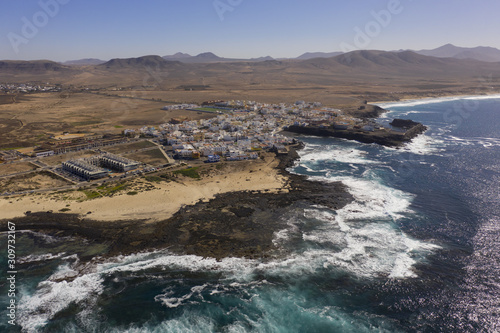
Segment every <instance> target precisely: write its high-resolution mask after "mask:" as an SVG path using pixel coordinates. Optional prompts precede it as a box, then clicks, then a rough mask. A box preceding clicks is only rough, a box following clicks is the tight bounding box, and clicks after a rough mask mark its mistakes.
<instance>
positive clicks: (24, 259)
mask: <svg viewBox="0 0 500 333" xmlns="http://www.w3.org/2000/svg"><path fill="white" fill-rule="evenodd" d="M65 254H66V253H65V252H62V253H57V254H52V253H45V254H38V255H36V254H30V255H28V256H25V257H21V258H18V259H17V263H18V264H26V263H31V262H38V261H46V260H52V259H57V258H61V257H62V256H63V255H65Z"/></svg>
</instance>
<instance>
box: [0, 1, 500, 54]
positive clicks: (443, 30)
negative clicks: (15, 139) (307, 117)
mask: <svg viewBox="0 0 500 333" xmlns="http://www.w3.org/2000/svg"><path fill="white" fill-rule="evenodd" d="M1 2H2V3H1V10H0V59H10V60H36V59H48V60H54V61H66V60H76V59H82V58H98V59H102V60H109V59H111V58H129V57H138V56H143V55H160V56H165V55H170V54H174V53H177V52H184V53H189V54H191V55H197V54H199V53H202V52H213V53H215V54H217V55H218V56H221V57H227V58H256V57H261V56H272V57H274V58H291V57H297V56H299V55H301V54H303V53H305V52H334V51H351V50H356V49H376V50H388V51H390V50H399V49H413V50H420V49H433V48H436V47H439V46H441V45H444V44H447V43H452V44H454V45H457V46H463V47H475V46H492V47H496V48H500V38H498V32H500V20H498V13H500V1H498V0H440V1H435V0H356V1H347V0H342V1H338V0H309V1H305V0H303V1H297V0H143V1H138V0H1Z"/></svg>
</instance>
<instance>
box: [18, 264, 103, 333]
mask: <svg viewBox="0 0 500 333" xmlns="http://www.w3.org/2000/svg"><path fill="white" fill-rule="evenodd" d="M102 282H103V280H102V278H101V276H100V275H99V274H95V273H94V274H86V275H83V276H79V277H77V278H76V279H74V280H73V281H71V282H68V281H60V282H54V281H43V282H41V283H40V284H39V285H38V287H37V291H36V292H35V293H34V294H33V295H23V296H22V298H21V299H20V302H19V308H18V309H19V312H18V315H19V319H18V320H17V322H18V323H20V324H21V326H22V327H23V331H25V332H39V331H40V329H41V328H42V327H43V326H45V325H46V323H47V321H48V320H49V319H51V318H52V317H53V316H54V315H55V314H57V313H58V312H59V311H62V310H64V309H65V308H67V307H68V306H69V305H70V304H80V305H85V306H89V305H91V304H95V301H96V298H97V296H98V295H100V294H101V293H102Z"/></svg>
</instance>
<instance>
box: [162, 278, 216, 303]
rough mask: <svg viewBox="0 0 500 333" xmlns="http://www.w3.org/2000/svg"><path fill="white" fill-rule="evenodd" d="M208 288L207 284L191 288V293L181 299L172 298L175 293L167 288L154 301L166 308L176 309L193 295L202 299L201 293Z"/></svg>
mask: <svg viewBox="0 0 500 333" xmlns="http://www.w3.org/2000/svg"><path fill="white" fill-rule="evenodd" d="M207 286H208V284H204V285H202V286H195V287H192V288H191V292H190V293H189V294H187V295H183V296H181V297H172V296H173V295H174V294H175V292H174V291H173V290H171V289H170V288H169V290H167V291H166V292H165V293H164V294H160V295H156V296H155V301H157V302H161V303H163V305H165V306H167V307H168V308H176V307H178V306H179V305H182V304H184V303H185V302H186V301H187V300H189V299H190V298H191V297H193V295H197V296H198V297H201V298H203V296H201V292H202V291H203V290H204V289H205V288H206V287H207Z"/></svg>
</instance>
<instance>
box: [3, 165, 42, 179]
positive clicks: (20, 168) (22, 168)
mask: <svg viewBox="0 0 500 333" xmlns="http://www.w3.org/2000/svg"><path fill="white" fill-rule="evenodd" d="M35 169H37V167H36V166H35V165H34V164H32V163H30V162H15V163H2V164H0V176H2V175H10V174H13V173H18V172H26V171H33V170H35Z"/></svg>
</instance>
